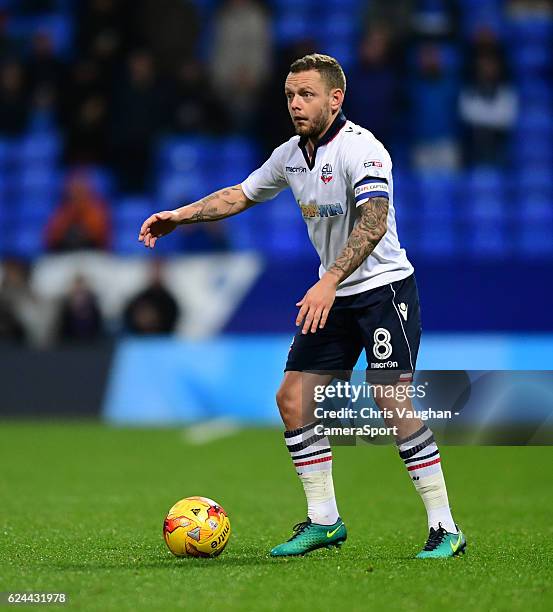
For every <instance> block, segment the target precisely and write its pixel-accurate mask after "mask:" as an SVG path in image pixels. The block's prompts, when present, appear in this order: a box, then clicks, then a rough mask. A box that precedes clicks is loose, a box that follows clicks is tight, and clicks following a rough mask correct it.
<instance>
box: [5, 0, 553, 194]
mask: <svg viewBox="0 0 553 612" xmlns="http://www.w3.org/2000/svg"><path fill="white" fill-rule="evenodd" d="M55 4H56V2H55V1H54V0H50V1H49V0H33V1H31V0H27V1H25V2H17V3H13V4H12V6H11V8H8V9H6V12H5V14H4V15H2V14H1V13H0V48H1V49H2V58H3V59H2V63H1V67H0V137H10V136H12V137H13V136H16V135H19V134H22V133H24V132H25V131H27V130H28V129H29V128H30V124H31V123H32V122H34V123H35V124H40V123H42V124H51V125H52V126H55V127H56V128H57V129H59V130H61V131H62V133H63V136H64V160H65V162H66V164H68V165H76V164H99V165H102V166H109V167H111V168H113V170H114V171H115V173H116V176H117V179H118V186H119V188H120V190H121V191H123V192H126V193H127V192H136V191H138V192H142V191H144V190H146V189H147V188H148V186H149V179H150V178H151V172H152V169H153V158H152V152H153V147H154V145H155V142H156V140H157V139H158V138H159V137H160V135H161V134H166V133H172V134H175V133H177V134H178V133H181V134H198V133H200V134H205V133H209V134H223V133H228V132H240V133H250V134H256V135H261V136H262V138H263V142H264V144H265V148H266V149H267V150H269V149H270V148H271V147H273V146H275V145H276V144H278V143H280V142H281V141H282V140H283V139H284V138H285V137H287V136H288V135H289V134H290V130H291V128H290V123H289V120H288V118H287V115H286V108H285V103H284V97H283V95H282V81H283V78H284V76H285V74H286V72H287V68H288V66H289V63H290V61H291V60H292V59H294V58H296V57H298V56H299V55H301V54H303V53H306V52H310V51H314V50H316V49H318V48H320V47H321V44H320V43H319V41H317V40H316V39H315V35H314V36H313V37H312V38H310V37H304V38H301V39H299V40H294V41H292V42H290V43H289V44H277V41H275V40H274V35H273V28H272V11H273V10H274V5H273V4H272V3H271V2H261V1H260V0H222V1H221V2H220V3H218V4H217V5H216V6H215V7H214V8H213V10H212V12H211V13H210V14H209V19H208V20H206V15H205V12H204V13H201V12H200V9H199V7H198V6H197V5H196V4H195V3H194V2H193V1H191V0H164V1H163V3H162V5H160V3H159V2H158V1H156V0H140V1H138V2H136V1H130V0H86V1H83V2H78V3H77V2H76V3H73V5H72V6H73V7H74V8H73V9H72V15H73V20H74V28H73V30H74V32H73V44H72V50H71V52H70V53H62V52H60V51H59V50H58V49H56V46H55V44H54V42H53V40H52V36H51V34H50V33H49V32H48V30H47V29H42V30H41V29H40V28H39V29H37V30H36V31H35V32H34V34H33V36H32V40H31V42H30V44H29V43H28V42H27V43H26V45H23V44H22V42H21V41H18V40H14V39H12V38H10V36H9V34H8V33H7V32H6V28H5V27H4V24H5V23H6V21H7V19H8V18H9V17H10V16H11V13H18V12H22V11H23V12H25V11H26V12H33V11H35V12H38V13H40V12H44V11H48V10H49V8H52V6H54V5H55ZM323 4H324V3H323ZM358 5H359V6H358V9H359V10H358V11H357V12H359V11H360V12H361V13H362V16H363V20H362V22H363V23H364V27H363V28H362V31H361V32H359V33H358V34H356V36H355V37H354V39H353V40H351V46H352V48H357V53H356V56H355V58H354V61H353V63H352V65H351V66H348V69H349V70H348V89H349V93H348V96H347V101H346V111H347V113H348V114H349V115H350V117H351V119H352V120H355V121H356V122H359V123H361V124H362V125H366V126H367V127H369V129H371V130H372V131H373V132H374V133H375V134H376V135H377V136H378V137H380V138H381V139H382V140H383V141H384V142H385V144H386V145H387V146H390V147H393V145H396V147H398V148H399V149H404V148H405V147H406V146H407V147H408V150H409V156H410V161H411V162H412V163H413V164H414V165H415V166H416V167H428V166H431V167H435V166H436V165H438V166H446V167H449V168H455V167H459V165H460V164H463V163H464V164H473V163H480V162H486V163H491V164H502V163H505V161H506V160H505V146H504V145H505V140H506V138H507V137H508V135H509V131H510V129H511V128H512V126H513V124H514V121H515V119H516V114H517V95H516V91H515V89H514V88H513V85H512V82H511V78H510V71H509V66H508V62H507V56H506V53H505V49H504V48H503V42H502V41H501V40H500V38H499V37H498V34H497V32H495V31H494V30H493V29H492V28H490V27H487V26H483V27H482V28H478V29H476V30H475V31H474V32H472V33H471V37H470V39H468V40H467V38H466V36H464V35H463V32H462V28H461V16H462V12H463V11H462V9H463V6H462V5H463V2H462V0H441V1H433V2H428V1H423V0H419V1H416V0H395V1H394V2H389V1H388V0H371V1H368V2H359V3H358ZM505 7H506V10H509V11H511V12H513V13H514V12H516V11H519V12H520V11H524V10H526V11H532V10H541V11H547V10H551V2H548V1H546V0H539V1H537V0H512V1H511V2H507V3H505ZM464 9H465V10H468V9H467V7H464ZM355 17H356V15H355V14H353V15H352V19H353V18H355ZM459 62H462V63H463V66H462V69H461V70H457V69H456V67H455V66H454V64H455V63H459Z"/></svg>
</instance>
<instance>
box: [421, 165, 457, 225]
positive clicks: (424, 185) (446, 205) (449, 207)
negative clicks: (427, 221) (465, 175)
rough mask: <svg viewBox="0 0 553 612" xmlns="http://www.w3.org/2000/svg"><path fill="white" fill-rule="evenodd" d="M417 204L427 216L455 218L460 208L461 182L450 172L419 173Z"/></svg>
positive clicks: (444, 218)
mask: <svg viewBox="0 0 553 612" xmlns="http://www.w3.org/2000/svg"><path fill="white" fill-rule="evenodd" d="M416 183H417V189H418V192H417V194H416V196H415V198H416V201H415V203H414V205H415V206H417V207H418V208H419V214H420V212H421V209H422V213H423V215H424V216H425V217H427V218H433V219H443V220H446V219H453V218H454V217H455V216H456V215H457V213H458V208H459V202H458V199H459V198H458V195H459V183H458V180H457V177H456V176H455V175H453V174H449V173H418V174H417V175H416Z"/></svg>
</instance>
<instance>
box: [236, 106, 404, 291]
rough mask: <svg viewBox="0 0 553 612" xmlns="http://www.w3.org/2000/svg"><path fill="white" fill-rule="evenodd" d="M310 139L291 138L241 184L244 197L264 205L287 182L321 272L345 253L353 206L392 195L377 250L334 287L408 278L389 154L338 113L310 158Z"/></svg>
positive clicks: (349, 287)
mask: <svg viewBox="0 0 553 612" xmlns="http://www.w3.org/2000/svg"><path fill="white" fill-rule="evenodd" d="M306 142H307V139H306V138H300V137H299V136H293V137H292V138H290V140H288V141H287V142H285V143H284V144H282V145H280V146H279V147H277V148H276V149H275V150H274V151H273V153H272V155H271V157H270V158H269V159H268V160H267V161H266V162H265V163H264V164H263V165H262V166H261V168H258V169H257V170H255V171H254V172H252V174H250V176H248V178H247V179H246V180H245V181H244V182H243V183H242V189H243V191H244V193H245V195H246V197H247V198H248V199H250V200H252V201H253V202H264V201H266V200H270V199H272V198H274V197H275V196H276V195H278V194H279V193H280V192H281V191H282V190H283V189H285V188H286V187H290V188H291V189H292V192H293V193H294V197H295V199H296V202H297V203H298V206H299V208H300V211H301V214H302V216H303V218H304V220H305V223H306V224H307V231H308V233H309V238H310V239H311V242H312V243H313V246H314V247H315V249H316V250H317V253H318V254H319V257H320V260H321V266H320V268H319V277H322V275H323V274H324V273H325V272H326V271H327V270H328V269H329V268H330V267H331V266H332V264H333V263H334V262H335V261H336V259H337V258H338V257H339V255H340V254H341V253H342V250H343V249H344V247H345V245H346V242H347V240H348V238H349V235H350V234H351V232H352V230H353V228H354V226H355V224H356V222H357V218H358V216H357V213H356V208H357V206H359V205H361V204H362V203H363V202H366V201H367V200H368V199H369V198H370V197H376V196H382V197H387V198H388V199H389V203H390V204H389V212H388V228H387V231H386V234H385V235H384V236H383V238H382V240H381V241H380V242H379V243H378V245H377V246H376V248H375V249H374V251H373V252H372V253H371V254H370V255H369V257H367V259H366V260H365V261H364V262H363V263H362V264H361V265H360V266H359V268H358V269H357V270H355V272H353V274H351V275H350V276H349V277H348V278H346V279H345V280H344V281H343V282H342V283H340V285H339V286H338V290H337V292H336V295H337V296H345V295H355V294H357V293H361V292H363V291H367V290H369V289H374V288H375V287H381V286H382V285H386V284H388V283H392V282H395V281H398V280H401V279H403V278H406V277H408V276H409V275H411V274H412V273H413V266H412V265H411V263H410V262H409V260H408V259H407V255H406V253H405V249H402V248H401V246H400V244H399V240H398V237H397V231H396V219H395V210H394V198H393V181H392V161H391V159H390V155H389V154H388V152H387V151H386V149H385V148H384V146H383V145H382V143H381V142H379V141H378V140H377V139H376V138H375V137H374V136H373V134H371V132H369V131H368V130H366V129H364V128H362V127H359V126H358V125H355V124H354V123H352V122H351V121H348V120H347V119H346V118H345V116H344V115H343V114H342V113H339V114H338V116H337V117H336V119H335V120H334V122H333V123H332V125H331V126H330V128H329V129H328V131H327V133H326V134H325V135H324V136H323V138H321V140H320V141H319V142H318V144H317V147H316V149H315V152H314V156H313V159H312V160H311V161H310V159H309V156H308V154H307V151H306V148H305V145H306Z"/></svg>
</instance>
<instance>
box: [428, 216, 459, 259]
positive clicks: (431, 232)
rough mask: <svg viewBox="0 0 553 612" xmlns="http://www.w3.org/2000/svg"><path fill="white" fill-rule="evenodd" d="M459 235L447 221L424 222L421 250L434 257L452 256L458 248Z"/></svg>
mask: <svg viewBox="0 0 553 612" xmlns="http://www.w3.org/2000/svg"><path fill="white" fill-rule="evenodd" d="M457 238H458V235H457V233H456V232H455V230H454V225H453V224H452V223H450V222H447V221H442V222H441V223H440V224H437V223H434V224H431V223H427V224H424V225H423V227H422V230H421V235H420V251H421V252H423V253H424V254H425V255H429V256H432V257H441V256H451V255H453V254H454V253H455V251H456V249H457Z"/></svg>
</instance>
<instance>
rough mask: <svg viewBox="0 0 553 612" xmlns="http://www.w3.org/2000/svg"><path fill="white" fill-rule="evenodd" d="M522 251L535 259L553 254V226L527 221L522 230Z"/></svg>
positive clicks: (520, 241) (520, 246) (520, 245)
mask: <svg viewBox="0 0 553 612" xmlns="http://www.w3.org/2000/svg"><path fill="white" fill-rule="evenodd" d="M518 246H519V248H520V250H521V251H522V252H523V253H524V254H526V255H528V256H534V257H541V256H545V255H551V254H552V253H553V224H552V223H551V222H548V223H545V222H543V221H541V222H540V221H527V222H525V223H524V224H523V226H522V228H521V230H520V240H519V245H518Z"/></svg>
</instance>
